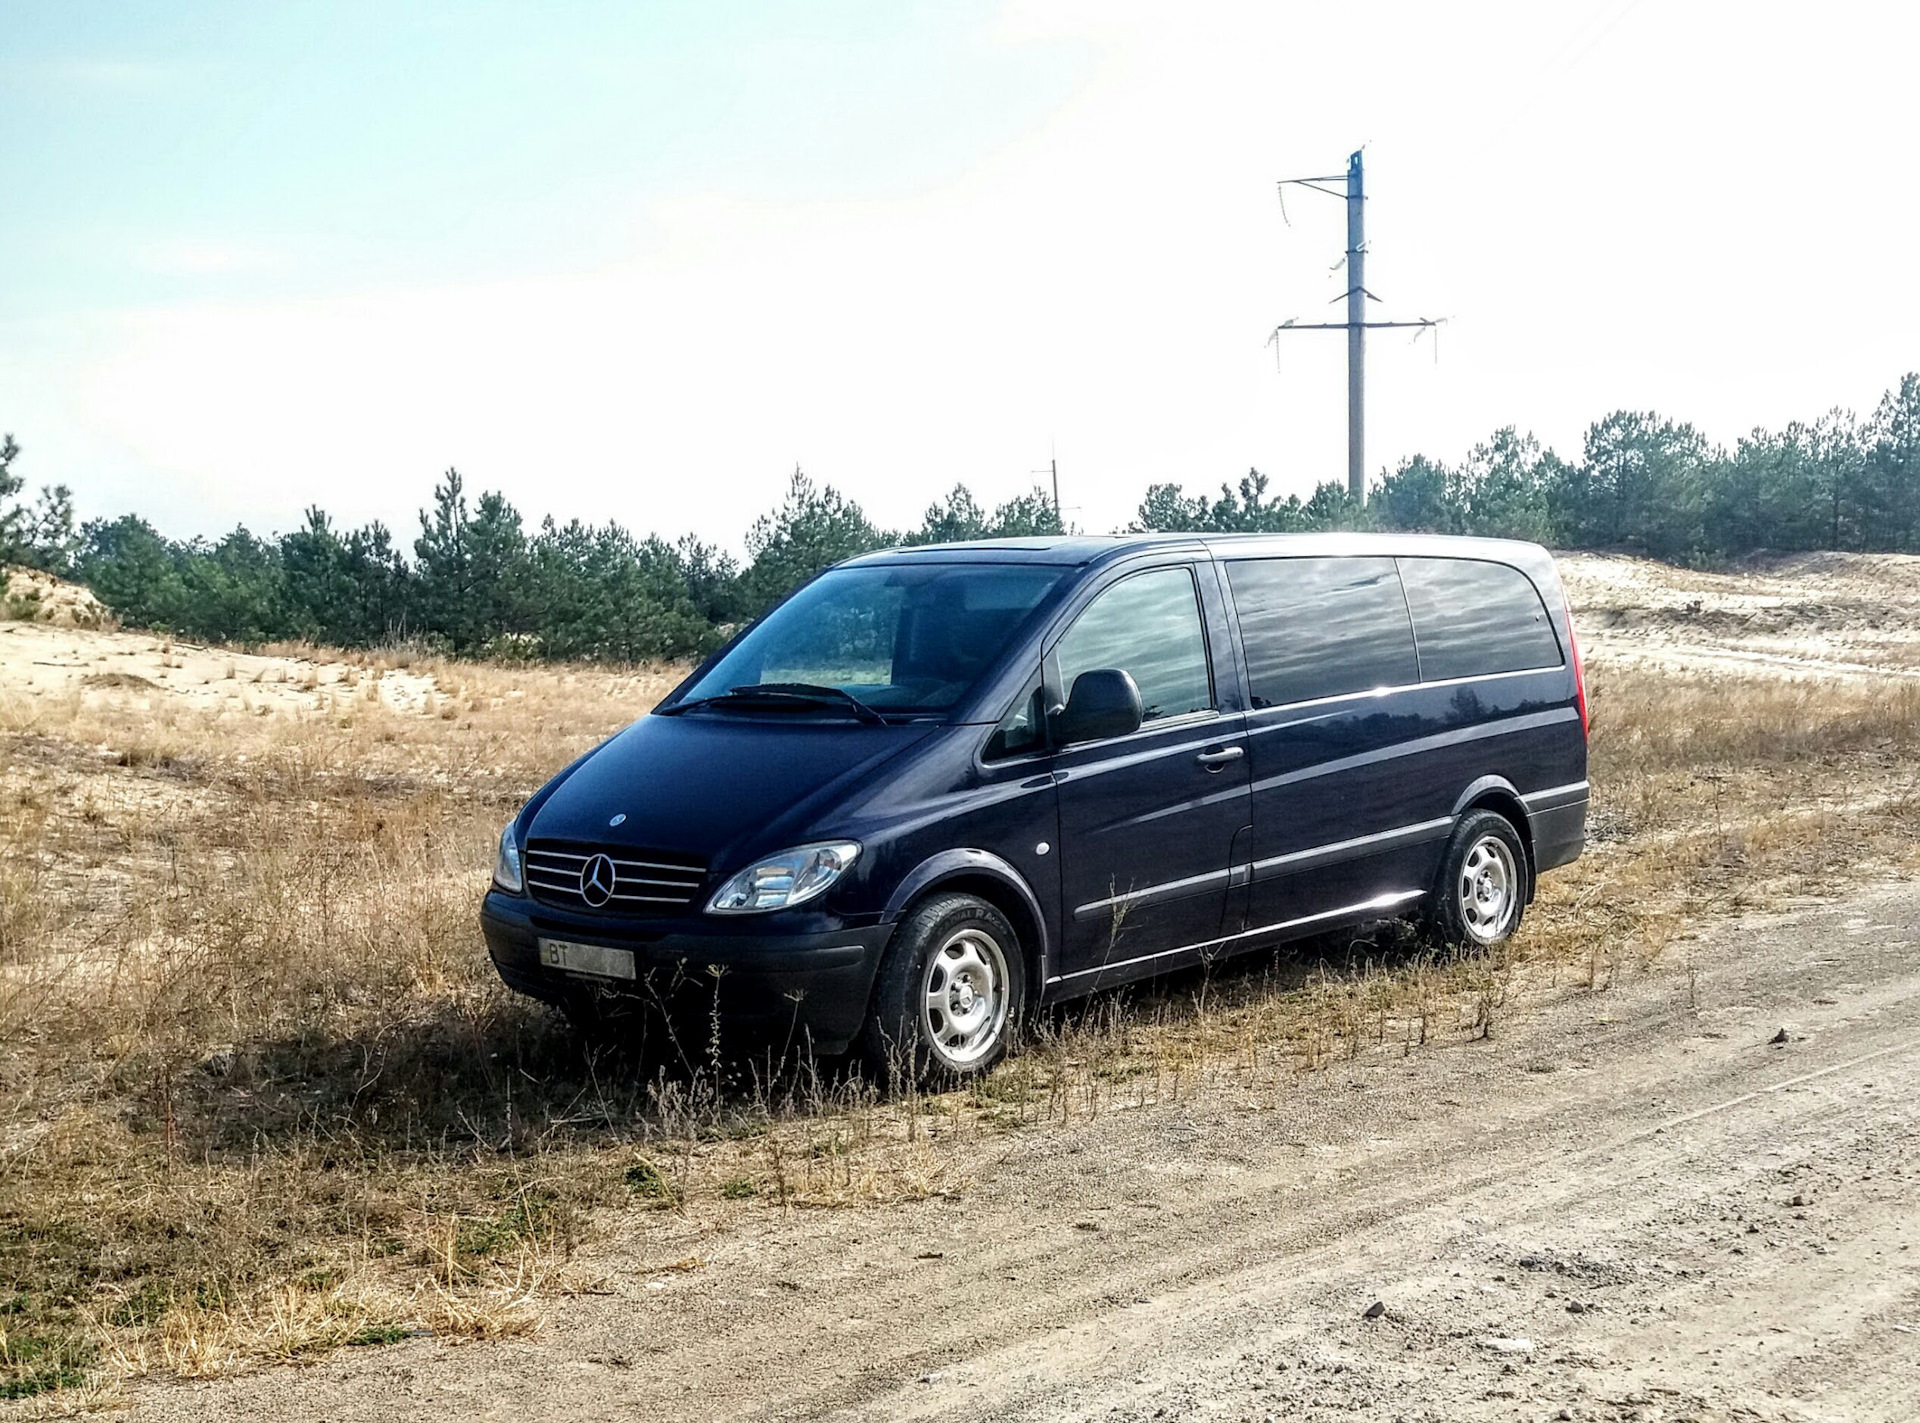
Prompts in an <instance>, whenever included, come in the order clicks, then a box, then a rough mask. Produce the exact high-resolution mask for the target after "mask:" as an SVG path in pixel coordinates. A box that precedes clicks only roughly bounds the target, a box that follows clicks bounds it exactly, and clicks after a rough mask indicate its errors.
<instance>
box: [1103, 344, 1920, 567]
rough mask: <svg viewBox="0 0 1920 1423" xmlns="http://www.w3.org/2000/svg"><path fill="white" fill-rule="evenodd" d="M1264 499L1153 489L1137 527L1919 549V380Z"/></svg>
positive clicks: (1622, 420)
mask: <svg viewBox="0 0 1920 1423" xmlns="http://www.w3.org/2000/svg"><path fill="white" fill-rule="evenodd" d="M1266 490H1267V481H1266V479H1265V478H1264V477H1263V476H1262V475H1261V474H1259V473H1258V471H1254V472H1251V473H1249V474H1248V476H1247V477H1246V478H1245V479H1243V480H1241V481H1240V484H1239V487H1238V489H1233V488H1229V487H1226V486H1222V488H1221V491H1220V496H1219V497H1218V498H1217V499H1209V498H1207V497H1206V496H1204V495H1200V496H1191V495H1188V494H1186V493H1185V492H1184V491H1182V490H1181V489H1180V488H1179V487H1178V486H1176V485H1172V484H1156V485H1154V486H1153V487H1152V488H1150V489H1149V490H1148V491H1147V497H1146V499H1145V501H1144V502H1143V503H1142V504H1141V505H1140V512H1139V516H1138V519H1137V521H1136V524H1135V527H1137V528H1143V529H1170V530H1171V529H1204V530H1212V531H1217V532H1230V531H1240V530H1258V531H1268V532H1288V531H1293V530H1303V531H1304V530H1312V529H1327V528H1356V527H1368V528H1381V529H1405V530H1417V531H1420V532H1425V533H1440V534H1481V535H1490V536H1494V537H1500V538H1517V539H1531V540H1533V541H1535V542H1537V543H1544V544H1547V545H1549V546H1551V547H1554V548H1580V549H1603V550H1615V551H1622V552H1630V553H1641V554H1646V555H1648V556H1650V557H1653V558H1659V559H1665V560H1667V561H1669V562H1673V563H1690V564H1711V563H1716V562H1720V561H1724V560H1726V559H1729V558H1738V557H1743V556H1745V555H1748V554H1754V553H1759V552H1762V551H1771V552H1777V553H1798V552H1806V551H1809V550H1813V549H1845V550H1855V551H1863V552H1893V553H1914V552H1920V374H1916V375H1908V376H1906V377H1905V378H1904V379H1902V380H1901V382H1900V385H1899V387H1898V389H1896V390H1892V391H1889V392H1888V393H1887V395H1886V396H1885V397H1884V398H1883V399H1882V400H1881V402H1880V404H1879V406H1878V408H1877V409H1876V410H1875V411H1874V413H1873V415H1872V416H1871V418H1869V419H1865V420H1861V419H1859V418H1857V417H1855V416H1853V415H1852V414H1849V413H1848V412H1845V411H1838V410H1836V411H1834V412H1832V413H1831V414H1829V415H1827V416H1825V417H1824V418H1822V419H1820V420H1818V421H1815V422H1814V423H1813V424H1810V425H1808V424H1800V423H1795V424H1791V425H1788V426H1787V427H1786V428H1785V429H1784V430H1780V431H1769V430H1755V431H1754V432H1753V433H1752V434H1750V435H1747V436H1745V437H1744V438H1742V439H1740V440H1739V441H1737V442H1736V443H1735V444H1734V446H1733V448H1732V449H1724V448H1720V447H1717V446H1715V445H1714V444H1712V443H1711V442H1710V441H1708V440H1707V439H1706V437H1705V436H1703V435H1702V434H1701V433H1700V432H1699V431H1698V430H1696V429H1694V428H1693V426H1691V425H1685V424H1678V423H1676V422H1674V421H1671V420H1668V419H1665V418H1664V417H1662V416H1659V415H1655V414H1651V413H1640V412H1634V411H1619V412H1616V413H1615V414H1612V415H1609V416H1607V417H1606V418H1605V419H1604V420H1600V421H1598V422H1597V423H1595V424H1594V425H1592V426H1590V427H1589V428H1588V430H1587V433H1586V438H1585V440H1584V441H1583V442H1582V446H1581V451H1580V457H1579V458H1578V459H1577V460H1572V459H1566V458H1563V457H1562V456H1560V455H1559V454H1556V453H1555V452H1554V451H1553V450H1550V449H1545V448H1542V446H1541V444H1540V442H1539V441H1538V440H1536V439H1535V438H1534V437H1533V436H1531V435H1523V434H1520V433H1519V432H1518V431H1517V430H1516V429H1514V428H1513V427H1511V426H1509V427H1508V428H1506V429H1504V430H1500V431H1498V432H1496V433H1495V434H1494V435H1493V437H1492V438H1491V439H1489V440H1487V441H1486V442H1485V443H1483V444H1481V445H1478V446H1476V447H1475V448H1474V449H1473V451H1472V452H1471V453H1470V454H1468V456H1467V457H1466V458H1465V459H1464V460H1462V461H1460V462H1459V463H1457V464H1443V463H1441V462H1440V461H1438V460H1435V459H1431V458H1429V457H1428V456H1426V455H1415V456H1413V457H1412V458H1411V459H1408V460H1404V461H1402V463H1401V464H1400V466H1399V468H1397V469H1395V470H1393V471H1392V472H1391V473H1389V474H1387V475H1386V476H1385V477H1384V478H1382V479H1381V480H1380V481H1379V482H1378V483H1377V484H1375V485H1374V486H1373V489H1372V491H1371V494H1370V496H1369V499H1368V502H1367V506H1366V508H1365V510H1364V511H1363V510H1357V509H1355V508H1353V507H1352V506H1351V504H1350V502H1349V501H1348V499H1347V495H1346V491H1345V488H1344V486H1341V485H1337V484H1323V485H1321V486H1320V487H1319V489H1317V490H1316V491H1315V492H1314V495H1313V497H1312V498H1311V499H1308V500H1306V501H1304V502H1303V501H1301V500H1300V499H1298V498H1288V499H1284V500H1281V499H1269V498H1268V497H1267V495H1266Z"/></svg>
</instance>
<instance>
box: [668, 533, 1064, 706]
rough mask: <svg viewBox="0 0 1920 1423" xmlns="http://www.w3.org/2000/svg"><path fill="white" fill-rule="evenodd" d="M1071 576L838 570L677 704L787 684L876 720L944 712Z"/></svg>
mask: <svg viewBox="0 0 1920 1423" xmlns="http://www.w3.org/2000/svg"><path fill="white" fill-rule="evenodd" d="M1064 571H1065V570H1064V569H1060V568H1047V567H1034V566H1032V565H1027V564H1005V563H932V562H928V563H903V564H896V565H893V566H891V567H886V566H882V567H875V568H842V569H835V570H833V571H832V572H829V573H825V574H822V575H821V576H820V577H819V578H817V579H815V580H814V581H813V582H812V583H810V584H808V585H807V586H806V587H805V588H803V589H801V590H800V591H799V592H798V593H796V594H794V596H793V597H791V598H789V599H788V600H787V601H786V602H784V603H782V604H781V605H780V606H779V607H777V608H775V609H774V610H773V611H772V612H771V613H768V614H767V616H766V617H765V618H763V619H762V620H761V621H760V622H759V623H757V624H755V625H754V626H753V627H752V628H751V629H749V630H748V632H747V635H746V636H745V637H743V638H741V639H740V641H739V642H738V643H737V644H736V645H735V646H734V648H733V649H732V651H730V652H728V653H727V655H726V656H725V657H723V658H721V659H720V661H718V662H716V663H715V664H714V665H713V666H712V667H711V668H710V669H709V670H708V672H707V674H706V676H704V677H702V678H701V679H700V680H699V681H698V682H697V683H695V684H694V685H693V686H692V687H690V688H688V689H687V693H686V695H685V696H684V697H683V698H681V701H682V702H683V703H684V702H690V701H692V700H694V699H695V698H699V697H719V696H724V695H726V694H727V693H728V692H730V691H732V690H733V689H734V688H736V687H756V686H763V685H766V684H768V683H782V684H787V685H794V684H800V685H811V686H815V687H835V688H838V689H839V690H840V691H843V692H848V693H851V694H852V695H853V696H856V697H858V698H859V699H860V700H861V701H863V702H865V703H866V704H867V705H868V706H870V707H872V708H873V709H874V710H875V711H880V712H887V713H905V712H922V713H924V712H943V711H948V710H950V709H951V708H952V707H953V705H954V703H956V702H958V701H959V700H960V698H961V697H962V696H964V695H965V694H966V692H967V689H968V688H970V687H971V686H973V684H974V683H975V682H977V681H978V680H979V679H980V678H981V676H982V675H983V674H984V673H985V672H986V671H987V670H988V669H989V668H990V667H991V666H992V665H993V663H994V662H995V660H996V659H997V658H998V657H999V656H1000V654H1001V652H1002V651H1003V650H1005V648H1006V646H1007V643H1008V642H1009V641H1010V640H1011V639H1012V637H1013V634H1014V632H1015V631H1016V630H1017V629H1018V628H1019V626H1020V624H1021V623H1022V622H1023V621H1025V619H1026V616H1027V614H1028V613H1030V612H1032V611H1033V609H1034V608H1035V607H1036V606H1037V605H1038V604H1039V602H1040V600H1041V599H1042V598H1044V597H1045V596H1046V595H1047V592H1048V590H1050V589H1051V588H1052V587H1053V585H1054V584H1056V583H1058V582H1059V581H1060V577H1061V574H1062V573H1063V572H1064Z"/></svg>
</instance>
